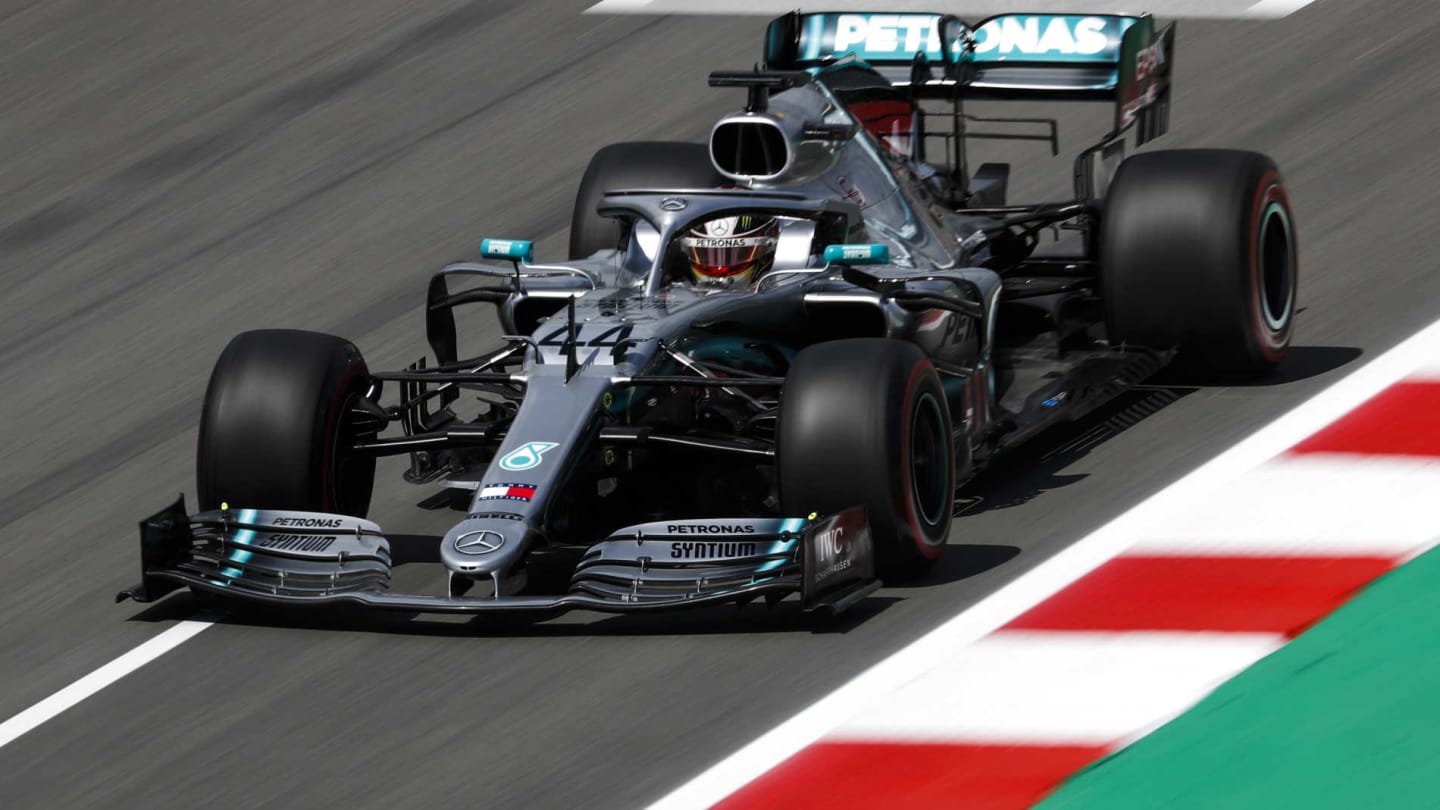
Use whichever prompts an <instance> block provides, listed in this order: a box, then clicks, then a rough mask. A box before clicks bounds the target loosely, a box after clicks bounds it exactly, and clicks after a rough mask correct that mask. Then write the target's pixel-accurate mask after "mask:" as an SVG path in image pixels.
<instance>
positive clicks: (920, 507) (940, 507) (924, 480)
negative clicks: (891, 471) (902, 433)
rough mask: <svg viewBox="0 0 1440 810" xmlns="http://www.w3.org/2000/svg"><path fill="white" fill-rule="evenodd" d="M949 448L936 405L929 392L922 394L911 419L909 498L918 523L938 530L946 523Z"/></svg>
mask: <svg viewBox="0 0 1440 810" xmlns="http://www.w3.org/2000/svg"><path fill="white" fill-rule="evenodd" d="M949 446H950V437H949V436H946V435H945V416H944V414H943V413H942V412H941V410H940V403H939V401H938V400H936V398H935V396H934V395H933V394H931V393H929V392H926V393H923V394H921V395H920V398H919V400H918V401H917V402H916V403H915V410H914V412H913V413H912V414H911V416H910V448H909V449H910V485H911V486H910V498H911V500H912V501H914V503H915V511H916V513H917V514H919V516H920V519H921V520H922V521H924V522H925V523H926V524H927V525H929V526H939V525H940V524H941V523H943V522H944V519H945V502H946V500H947V496H948V494H949V490H950V464H949V461H948V458H947V455H946V448H948V447H949Z"/></svg>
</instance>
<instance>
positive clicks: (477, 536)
mask: <svg viewBox="0 0 1440 810" xmlns="http://www.w3.org/2000/svg"><path fill="white" fill-rule="evenodd" d="M503 545H505V535H503V534H501V533H499V532H496V531H491V530H489V529H479V530H476V531H473V532H465V533H464V534H462V535H460V536H459V537H457V538H455V550H456V551H458V552H460V553H461V554H489V553H490V552H492V551H498V550H499V549H500V547H501V546H503Z"/></svg>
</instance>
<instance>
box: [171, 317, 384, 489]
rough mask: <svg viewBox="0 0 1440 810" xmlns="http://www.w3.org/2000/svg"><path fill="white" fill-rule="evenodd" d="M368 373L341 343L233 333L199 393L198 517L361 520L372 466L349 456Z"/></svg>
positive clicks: (311, 336) (370, 460) (268, 332)
mask: <svg viewBox="0 0 1440 810" xmlns="http://www.w3.org/2000/svg"><path fill="white" fill-rule="evenodd" d="M369 381H370V372H369V370H368V369H367V368H366V366H365V360H364V358H363V357H361V356H360V350H359V349H357V348H355V346H354V345H353V344H352V343H350V341H348V340H344V339H341V338H338V337H334V336H333V335H324V334H319V333H317V332H301V331H296V330H288V329H265V330H259V331H254V332H242V333H241V334H239V335H237V336H235V338H234V339H233V340H231V341H230V344H229V345H228V346H226V347H225V351H224V352H222V353H221V355H220V359H219V360H217V361H216V363H215V370H214V372H212V373H211V375H210V386H209V388H207V389H206V391H205V407H204V411H203V413H202V415H201V417H200V441H199V446H198V448H197V451H196V489H197V490H198V495H199V498H200V508H201V509H216V508H219V506H220V504H221V503H222V502H227V501H228V502H229V503H232V504H235V505H236V506H242V507H253V508H264V509H295V510H300V511H310V512H332V513H338V514H345V515H355V516H357V517H364V516H365V513H366V511H367V510H368V509H369V507H370V494H371V488H372V486H373V484H374V481H375V459H374V457H373V456H361V455H357V454H355V453H353V452H350V448H351V447H352V446H353V444H354V442H355V439H356V420H355V418H354V406H355V405H356V404H357V403H358V402H359V401H360V398H361V397H363V396H364V394H365V390H366V388H367V387H368V384H369Z"/></svg>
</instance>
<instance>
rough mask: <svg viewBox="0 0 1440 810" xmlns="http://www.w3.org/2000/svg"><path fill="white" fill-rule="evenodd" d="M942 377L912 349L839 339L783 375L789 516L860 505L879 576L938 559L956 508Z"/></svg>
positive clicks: (782, 457)
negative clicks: (863, 512)
mask: <svg viewBox="0 0 1440 810" xmlns="http://www.w3.org/2000/svg"><path fill="white" fill-rule="evenodd" d="M951 436H952V431H951V423H950V409H949V406H948V403H947V402H946V399H945V392H944V389H943V388H942V387H941V384H940V377H939V375H938V374H936V372H935V368H934V367H933V366H932V365H931V364H930V360H929V359H928V358H927V357H926V356H925V354H924V352H922V351H921V350H920V349H919V348H918V347H916V346H915V345H914V344H911V343H906V342H904V341H899V340H887V339H880V338H857V339H850V340H836V341H830V342H827V343H821V344H818V345H815V346H811V347H809V348H807V349H805V350H804V351H802V352H800V353H799V354H798V355H797V356H796V358H795V362H794V363H793V364H792V365H791V368H790V373H789V374H788V375H786V378H785V388H784V391H783V395H782V398H781V409H780V425H779V436H778V438H777V443H778V445H779V449H778V453H779V467H780V502H781V508H782V509H783V511H784V513H785V514H787V515H806V514H809V513H811V512H818V513H820V514H830V513H834V512H838V511H840V510H842V509H848V508H850V507H853V506H864V507H865V509H866V511H867V513H868V515H869V519H870V530H871V535H872V537H873V539H874V542H875V557H876V563H877V567H878V569H879V572H880V575H881V576H882V577H884V578H886V579H905V578H909V577H914V576H916V575H918V574H920V573H921V572H923V571H924V570H925V569H926V568H927V567H929V565H930V564H931V563H932V562H934V561H935V560H936V559H938V558H939V557H940V554H941V552H942V551H944V549H945V542H946V539H947V538H948V536H949V533H950V518H951V513H952V511H953V509H954V503H955V448H954V444H953V441H952V439H951Z"/></svg>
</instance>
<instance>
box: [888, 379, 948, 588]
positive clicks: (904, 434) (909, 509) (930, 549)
mask: <svg viewBox="0 0 1440 810" xmlns="http://www.w3.org/2000/svg"><path fill="white" fill-rule="evenodd" d="M929 365H930V363H929V361H927V360H919V361H917V362H916V363H915V365H914V366H912V367H911V368H910V373H909V375H907V377H906V379H905V407H904V410H903V411H902V413H904V414H905V418H904V419H902V420H901V424H900V460H901V462H902V463H903V465H904V468H905V469H904V470H902V471H901V476H900V480H901V482H902V487H901V488H902V491H903V493H904V499H905V508H904V510H903V512H902V514H904V515H905V522H906V523H907V524H908V525H909V526H910V531H911V532H912V533H913V535H914V538H915V548H916V550H918V551H919V552H920V554H921V555H922V556H923V557H925V559H927V560H934V559H937V558H938V557H939V556H940V554H941V552H942V551H943V549H944V548H945V544H944V541H943V540H942V541H941V543H939V544H938V545H933V546H932V545H930V544H929V543H926V542H925V533H924V532H923V531H921V530H920V516H919V514H917V510H916V508H915V482H914V481H912V480H910V467H911V464H912V463H913V462H914V459H913V458H911V453H912V450H913V448H911V446H910V422H911V418H910V417H911V413H910V411H911V409H912V408H914V407H915V396H916V394H917V393H918V390H919V384H918V383H917V381H916V380H917V378H919V377H921V376H922V375H924V373H925V372H926V370H927V367H928V366H929ZM952 455H953V454H952Z"/></svg>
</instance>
